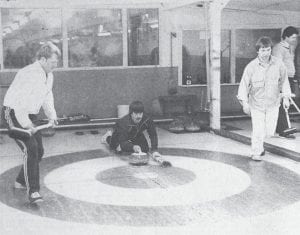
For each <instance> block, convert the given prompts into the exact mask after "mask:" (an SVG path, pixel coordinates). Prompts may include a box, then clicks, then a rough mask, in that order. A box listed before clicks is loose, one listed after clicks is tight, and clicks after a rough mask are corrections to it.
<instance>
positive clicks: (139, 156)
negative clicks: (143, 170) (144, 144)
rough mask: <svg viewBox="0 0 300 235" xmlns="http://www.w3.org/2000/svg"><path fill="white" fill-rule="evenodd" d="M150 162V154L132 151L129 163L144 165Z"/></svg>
mask: <svg viewBox="0 0 300 235" xmlns="http://www.w3.org/2000/svg"><path fill="white" fill-rule="evenodd" d="M148 162H149V156H148V154H147V153H143V152H141V153H132V154H131V155H130V158H129V164H130V165H133V166H144V165H147V164H148Z"/></svg>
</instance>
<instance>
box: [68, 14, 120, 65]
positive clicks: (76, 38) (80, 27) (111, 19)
mask: <svg viewBox="0 0 300 235" xmlns="http://www.w3.org/2000/svg"><path fill="white" fill-rule="evenodd" d="M67 28H68V40H69V66H70V67H83V66H88V67H99V66H100V67H102V66H122V65H123V40H122V14H121V10H118V9H85V10H81V9H76V10H71V11H68V16H67Z"/></svg>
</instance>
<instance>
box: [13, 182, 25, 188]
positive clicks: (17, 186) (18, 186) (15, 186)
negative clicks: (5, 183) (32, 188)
mask: <svg viewBox="0 0 300 235" xmlns="http://www.w3.org/2000/svg"><path fill="white" fill-rule="evenodd" d="M14 188H16V189H26V185H24V184H20V183H19V182H17V181H16V182H15V185H14Z"/></svg>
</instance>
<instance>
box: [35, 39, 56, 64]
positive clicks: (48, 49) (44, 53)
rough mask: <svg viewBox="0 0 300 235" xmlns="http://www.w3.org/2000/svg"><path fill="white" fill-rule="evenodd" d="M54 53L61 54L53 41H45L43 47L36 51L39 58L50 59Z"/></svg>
mask: <svg viewBox="0 0 300 235" xmlns="http://www.w3.org/2000/svg"><path fill="white" fill-rule="evenodd" d="M53 54H57V56H60V55H61V52H60V50H59V48H58V47H57V46H55V45H54V44H53V43H52V42H46V43H44V44H43V45H42V46H41V48H40V49H39V50H38V52H37V53H36V57H37V59H38V60H39V59H41V58H42V57H44V58H46V59H49V58H50V57H51V56H52V55H53Z"/></svg>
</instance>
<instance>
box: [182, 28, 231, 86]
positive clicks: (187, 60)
mask: <svg viewBox="0 0 300 235" xmlns="http://www.w3.org/2000/svg"><path fill="white" fill-rule="evenodd" d="M205 37H206V33H205V31H204V30H184V31H183V39H182V44H183V45H182V85H196V84H206V81H207V80H206V42H205ZM220 56H221V83H229V82H230V31H229V30H222V32H221V55H220Z"/></svg>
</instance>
